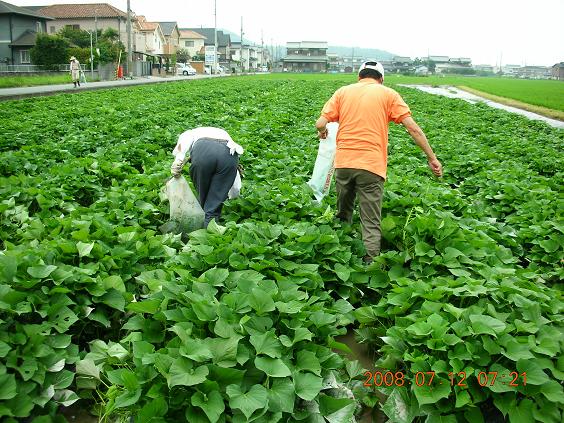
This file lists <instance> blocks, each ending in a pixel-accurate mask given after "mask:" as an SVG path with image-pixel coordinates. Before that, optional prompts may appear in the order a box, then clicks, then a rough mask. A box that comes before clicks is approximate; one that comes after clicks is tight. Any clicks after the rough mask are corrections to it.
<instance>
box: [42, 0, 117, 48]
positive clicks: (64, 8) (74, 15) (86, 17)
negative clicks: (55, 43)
mask: <svg viewBox="0 0 564 423" xmlns="http://www.w3.org/2000/svg"><path fill="white" fill-rule="evenodd" d="M38 13H40V14H42V15H44V16H50V17H52V18H55V19H54V20H52V21H49V23H48V24H47V33H48V34H55V33H57V32H58V31H60V30H61V29H62V28H64V27H66V26H70V27H72V28H74V29H82V30H87V31H91V32H94V31H95V30H96V29H98V30H105V29H107V28H112V29H115V30H116V31H117V32H118V34H119V40H120V41H121V42H122V43H123V44H124V45H127V13H125V12H123V11H121V10H119V9H117V8H115V7H114V6H112V5H109V4H107V3H96V4H54V5H51V6H45V7H42V8H40V9H38Z"/></svg>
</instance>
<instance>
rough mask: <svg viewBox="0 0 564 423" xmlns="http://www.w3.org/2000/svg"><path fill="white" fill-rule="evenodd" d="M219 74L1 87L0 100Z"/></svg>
mask: <svg viewBox="0 0 564 423" xmlns="http://www.w3.org/2000/svg"><path fill="white" fill-rule="evenodd" d="M216 77H219V76H213V75H212V76H210V75H194V76H171V77H167V78H161V77H154V76H153V77H140V78H136V79H124V80H119V81H101V82H87V83H83V84H82V85H81V86H80V88H74V87H73V85H72V83H71V82H69V83H68V84H58V85H39V86H36V87H20V88H1V89H0V101H2V100H14V99H18V98H25V97H36V96H42V95H53V94H59V93H79V92H81V91H90V90H100V89H104V88H115V87H129V86H133V85H143V84H156V83H163V82H174V81H189V80H192V79H202V78H216Z"/></svg>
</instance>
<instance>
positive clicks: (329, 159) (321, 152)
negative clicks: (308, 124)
mask: <svg viewBox="0 0 564 423" xmlns="http://www.w3.org/2000/svg"><path fill="white" fill-rule="evenodd" d="M338 129H339V124H338V123H334V122H331V123H328V124H327V138H326V139H324V140H319V149H318V150H317V158H316V159H315V165H314V167H313V174H312V175H311V179H310V180H309V181H308V182H307V184H308V185H309V187H310V188H311V189H312V190H313V195H314V196H315V199H316V200H317V201H319V202H321V200H322V199H323V197H325V196H326V195H327V194H328V193H329V188H330V187H331V180H332V178H333V173H335V152H336V150H337V142H336V140H337V130H338Z"/></svg>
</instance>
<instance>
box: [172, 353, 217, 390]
mask: <svg viewBox="0 0 564 423" xmlns="http://www.w3.org/2000/svg"><path fill="white" fill-rule="evenodd" d="M208 374H209V370H208V367H207V366H200V367H197V368H194V367H193V364H192V361H190V360H188V359H187V358H185V357H178V358H177V359H176V360H174V362H173V363H172V366H170V370H169V375H168V378H167V381H168V387H169V388H172V387H174V386H178V385H182V386H193V385H198V384H200V383H202V382H204V381H205V380H206V379H207V376H208Z"/></svg>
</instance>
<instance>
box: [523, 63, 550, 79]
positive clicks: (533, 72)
mask: <svg viewBox="0 0 564 423" xmlns="http://www.w3.org/2000/svg"><path fill="white" fill-rule="evenodd" d="M517 75H518V76H519V78H527V79H548V78H550V77H551V75H552V69H551V68H549V67H547V66H523V67H521V68H520V69H519V71H518V73H517Z"/></svg>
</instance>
